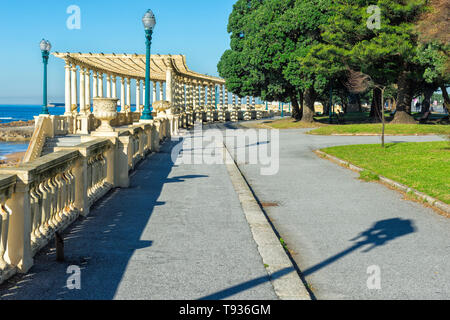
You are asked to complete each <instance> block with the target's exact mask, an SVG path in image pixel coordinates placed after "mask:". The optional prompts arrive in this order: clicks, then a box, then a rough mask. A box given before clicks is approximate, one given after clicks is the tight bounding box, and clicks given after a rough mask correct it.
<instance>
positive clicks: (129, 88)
mask: <svg viewBox="0 0 450 320" xmlns="http://www.w3.org/2000/svg"><path fill="white" fill-rule="evenodd" d="M125 80H126V81H125V82H126V84H127V89H126V90H127V96H126V98H127V100H126V102H125V105H126V106H127V110H128V109H130V108H131V86H130V78H125Z"/></svg>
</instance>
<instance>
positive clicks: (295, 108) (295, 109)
mask: <svg viewBox="0 0 450 320" xmlns="http://www.w3.org/2000/svg"><path fill="white" fill-rule="evenodd" d="M290 98H291V102H292V118H293V119H295V120H297V121H298V120H301V119H302V114H301V110H300V107H299V105H298V100H297V96H296V95H295V94H292V95H291V97H290Z"/></svg>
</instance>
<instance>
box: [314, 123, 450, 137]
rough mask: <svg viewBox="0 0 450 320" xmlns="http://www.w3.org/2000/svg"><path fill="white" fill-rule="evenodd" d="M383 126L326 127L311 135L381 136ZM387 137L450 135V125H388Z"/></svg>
mask: <svg viewBox="0 0 450 320" xmlns="http://www.w3.org/2000/svg"><path fill="white" fill-rule="evenodd" d="M381 127H382V125H381V124H351V125H335V126H324V127H321V128H318V129H315V130H313V131H311V132H309V133H310V134H315V135H333V134H337V135H339V134H349V135H361V134H380V135H381ZM386 134H387V135H428V134H435V135H450V126H449V125H426V124H387V125H386Z"/></svg>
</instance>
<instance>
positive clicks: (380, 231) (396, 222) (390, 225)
mask: <svg viewBox="0 0 450 320" xmlns="http://www.w3.org/2000/svg"><path fill="white" fill-rule="evenodd" d="M414 232H416V228H415V227H414V224H413V221H411V220H403V219H400V218H394V219H387V220H382V221H378V222H377V223H375V224H374V225H373V226H372V228H370V229H368V230H366V231H363V232H361V233H360V234H359V235H358V236H357V237H355V238H353V239H351V240H350V241H356V243H355V244H354V245H353V246H351V247H350V248H348V249H346V250H344V251H342V252H340V253H338V254H336V255H334V256H332V257H330V258H328V259H326V260H324V261H323V262H321V263H319V264H316V265H315V266H313V267H311V268H309V269H306V270H304V271H303V272H302V275H303V276H304V277H306V276H309V275H311V274H312V273H314V272H317V271H319V270H320V269H322V268H325V267H326V266H328V265H330V264H332V263H333V262H335V261H337V260H339V259H341V258H343V257H344V256H346V255H348V254H350V253H352V252H353V251H356V250H358V249H359V248H362V247H365V246H369V247H368V248H367V249H365V250H364V251H363V252H369V251H371V250H373V249H375V248H377V247H381V246H384V245H386V244H387V243H389V242H390V241H393V240H395V239H397V238H400V237H403V236H406V235H408V234H411V233H414Z"/></svg>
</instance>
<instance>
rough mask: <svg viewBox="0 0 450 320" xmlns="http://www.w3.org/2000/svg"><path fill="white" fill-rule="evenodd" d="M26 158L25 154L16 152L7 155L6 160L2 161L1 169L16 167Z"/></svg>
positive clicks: (0, 162) (0, 161)
mask: <svg viewBox="0 0 450 320" xmlns="http://www.w3.org/2000/svg"><path fill="white" fill-rule="evenodd" d="M24 156H25V152H14V153H10V154H7V155H5V156H4V157H5V159H3V160H0V168H5V167H14V166H16V165H18V164H19V163H20V162H21V161H22V159H23V157H24Z"/></svg>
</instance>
